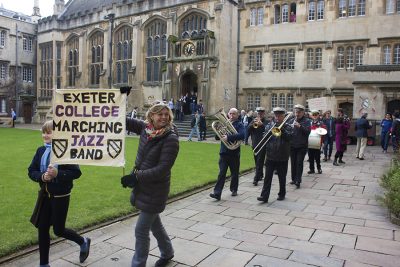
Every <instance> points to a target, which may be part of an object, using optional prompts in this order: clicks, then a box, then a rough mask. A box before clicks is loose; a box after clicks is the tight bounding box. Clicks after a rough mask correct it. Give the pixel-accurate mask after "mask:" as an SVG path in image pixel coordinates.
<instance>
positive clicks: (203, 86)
mask: <svg viewBox="0 0 400 267" xmlns="http://www.w3.org/2000/svg"><path fill="white" fill-rule="evenodd" d="M58 12H59V13H58ZM237 33H238V6H237V2H236V1H221V0H218V1H217V0H215V1H193V0H168V1H133V0H132V1H127V0H114V1H112V0H108V1H107V0H106V1H100V0H99V1H82V0H73V1H69V2H68V3H67V4H66V5H64V1H60V0H57V1H56V2H55V15H54V16H51V17H47V18H43V19H41V20H40V21H39V23H38V64H37V66H38V72H37V80H38V93H37V113H36V118H35V120H36V121H44V120H45V119H46V117H49V116H51V100H52V95H53V92H54V90H56V89H58V88H93V90H95V89H96V88H119V87H121V86H132V91H131V94H130V95H129V100H128V106H127V109H128V111H130V110H132V108H133V107H134V106H138V107H139V109H141V111H144V110H145V109H146V107H147V106H148V105H149V104H150V103H151V102H153V101H154V100H157V99H168V100H169V99H170V98H173V99H175V100H176V99H179V98H180V97H181V96H182V95H185V94H187V93H189V94H197V97H198V99H201V100H202V102H203V103H204V105H205V107H206V110H207V112H208V113H212V112H215V111H217V110H218V109H219V108H221V107H224V106H225V107H227V108H228V107H231V106H235V105H236V100H237V99H236V95H237V84H238V79H237V77H238V76H237V75H238V72H237V68H236V66H237V54H238V53H237V39H238V38H237Z"/></svg>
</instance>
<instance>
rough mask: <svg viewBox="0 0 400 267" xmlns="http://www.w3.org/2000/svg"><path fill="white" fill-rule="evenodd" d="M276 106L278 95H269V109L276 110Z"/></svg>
mask: <svg viewBox="0 0 400 267" xmlns="http://www.w3.org/2000/svg"><path fill="white" fill-rule="evenodd" d="M277 106H278V95H277V94H272V95H271V107H272V108H276V107H277Z"/></svg>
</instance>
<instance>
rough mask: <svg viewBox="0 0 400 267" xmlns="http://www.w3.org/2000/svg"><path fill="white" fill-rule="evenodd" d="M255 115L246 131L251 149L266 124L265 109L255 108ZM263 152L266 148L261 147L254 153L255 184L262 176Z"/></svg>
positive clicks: (257, 141) (256, 142) (259, 138)
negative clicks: (258, 151) (249, 138)
mask: <svg viewBox="0 0 400 267" xmlns="http://www.w3.org/2000/svg"><path fill="white" fill-rule="evenodd" d="M256 111H257V117H256V118H255V119H254V120H252V122H251V123H250V124H249V126H248V127H247V132H248V134H249V135H250V137H251V144H252V147H253V149H254V148H255V147H256V145H257V144H258V143H259V142H260V140H261V139H262V137H263V135H264V130H265V126H266V125H267V123H268V121H267V119H266V118H265V109H264V108H263V107H258V108H256ZM265 153H266V150H265V149H263V150H261V151H260V153H258V154H257V155H254V162H255V165H256V173H255V175H254V180H253V184H254V185H257V184H258V181H261V180H262V179H263V177H264V173H263V168H264V161H265Z"/></svg>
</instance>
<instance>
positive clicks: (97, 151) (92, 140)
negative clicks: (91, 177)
mask: <svg viewBox="0 0 400 267" xmlns="http://www.w3.org/2000/svg"><path fill="white" fill-rule="evenodd" d="M125 105H126V94H121V92H120V90H119V89H95V90H93V89H76V90H75V89H74V90H71V89H58V90H55V96H54V101H53V123H54V125H53V127H54V129H53V142H52V156H51V163H52V164H82V165H98V166H114V167H120V166H124V165H125V117H126V114H125V113H126V109H125Z"/></svg>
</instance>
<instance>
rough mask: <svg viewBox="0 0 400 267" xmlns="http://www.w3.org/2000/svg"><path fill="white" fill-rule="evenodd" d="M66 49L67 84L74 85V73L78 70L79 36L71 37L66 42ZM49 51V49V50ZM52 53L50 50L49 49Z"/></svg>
mask: <svg viewBox="0 0 400 267" xmlns="http://www.w3.org/2000/svg"><path fill="white" fill-rule="evenodd" d="M67 51H68V61H67V70H68V74H67V76H68V86H70V87H75V82H76V75H77V74H78V70H79V38H78V37H73V38H72V39H70V40H69V41H68V43H67ZM49 52H50V51H49ZM51 53H52V50H51Z"/></svg>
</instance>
